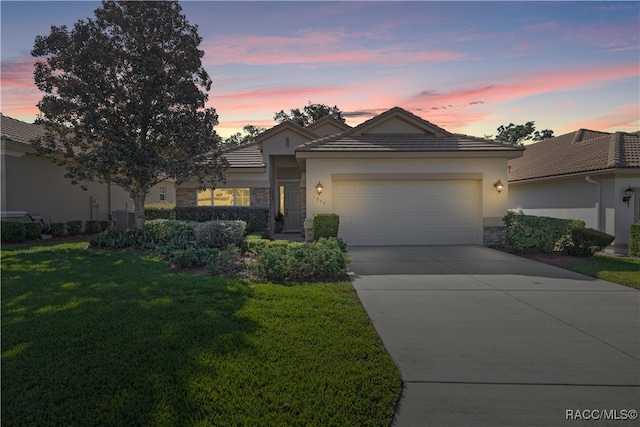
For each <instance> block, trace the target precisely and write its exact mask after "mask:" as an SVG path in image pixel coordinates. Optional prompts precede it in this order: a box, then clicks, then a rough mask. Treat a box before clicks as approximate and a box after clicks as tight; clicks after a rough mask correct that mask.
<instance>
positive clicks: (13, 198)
mask: <svg viewBox="0 0 640 427" xmlns="http://www.w3.org/2000/svg"><path fill="white" fill-rule="evenodd" d="M64 174H65V169H64V167H60V166H56V165H54V164H52V163H51V161H50V160H48V159H46V158H43V157H36V156H34V155H32V154H25V155H24V156H22V157H14V156H10V155H2V181H3V194H2V211H3V212H6V211H27V212H30V213H37V214H40V215H41V216H42V217H43V218H44V219H45V220H46V221H49V220H51V221H52V222H66V221H73V220H82V221H87V220H96V219H97V220H107V219H109V212H108V199H109V190H108V185H107V184H99V183H89V184H88V185H87V188H88V189H87V191H83V190H82V189H81V188H80V187H79V186H77V185H72V184H71V182H70V180H69V179H67V178H65V177H64ZM95 199H97V200H98V203H99V204H98V206H97V207H96V206H95V205H93V206H92V204H91V201H92V200H95ZM127 208H128V209H130V210H133V202H132V201H131V199H130V198H129V195H128V194H127V193H125V192H124V190H122V189H121V188H119V187H116V186H113V185H112V186H111V209H112V210H120V209H127Z"/></svg>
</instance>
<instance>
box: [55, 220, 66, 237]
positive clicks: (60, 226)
mask: <svg viewBox="0 0 640 427" xmlns="http://www.w3.org/2000/svg"><path fill="white" fill-rule="evenodd" d="M65 228H66V226H65V223H64V222H54V223H52V224H51V235H52V236H53V237H62V236H64V231H65Z"/></svg>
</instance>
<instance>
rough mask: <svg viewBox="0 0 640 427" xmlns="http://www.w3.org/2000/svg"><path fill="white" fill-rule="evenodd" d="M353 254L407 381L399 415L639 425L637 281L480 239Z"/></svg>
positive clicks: (458, 422)
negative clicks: (567, 266)
mask: <svg viewBox="0 0 640 427" xmlns="http://www.w3.org/2000/svg"><path fill="white" fill-rule="evenodd" d="M349 254H350V255H351V257H352V263H351V265H350V270H351V277H352V280H353V284H354V286H355V288H356V290H357V293H358V296H359V298H360V300H361V301H362V304H363V306H364V308H365V309H366V311H367V313H368V314H369V317H370V318H371V320H372V322H373V324H374V326H375V328H376V330H377V331H378V333H379V334H380V337H381V338H382V341H383V343H384V345H385V347H386V348H387V350H388V351H389V352H390V353H391V355H392V357H393V358H394V360H395V362H396V364H397V366H398V368H399V369H400V373H401V375H402V379H403V382H404V388H403V393H402V397H401V399H400V402H399V404H398V408H397V411H396V416H395V420H394V425H396V426H565V425H566V426H581V425H587V426H596V425H597V426H609V425H610V426H627V425H633V426H638V425H640V422H639V421H638V419H634V417H636V416H637V411H638V410H640V292H638V291H637V290H634V289H630V288H627V287H624V286H620V285H617V284H613V283H610V282H606V281H603V280H597V279H593V278H590V277H587V276H584V275H581V274H578V273H573V272H570V271H567V270H563V269H560V268H556V267H553V266H549V265H546V264H541V263H538V262H535V261H531V260H528V259H525V258H521V257H517V256H514V255H511V254H506V253H503V252H500V251H496V250H492V249H489V248H484V247H479V246H427V247H424V246H391V247H350V248H349ZM634 411H636V412H634Z"/></svg>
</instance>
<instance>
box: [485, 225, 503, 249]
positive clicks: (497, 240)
mask: <svg viewBox="0 0 640 427" xmlns="http://www.w3.org/2000/svg"><path fill="white" fill-rule="evenodd" d="M505 230H506V227H504V226H494V227H488V226H485V227H484V229H483V236H482V244H483V246H503V245H504V233H505Z"/></svg>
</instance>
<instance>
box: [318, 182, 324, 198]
mask: <svg viewBox="0 0 640 427" xmlns="http://www.w3.org/2000/svg"><path fill="white" fill-rule="evenodd" d="M322 190H324V186H323V185H322V183H321V182H320V181H318V185H316V192H317V193H318V195H320V194H322Z"/></svg>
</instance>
